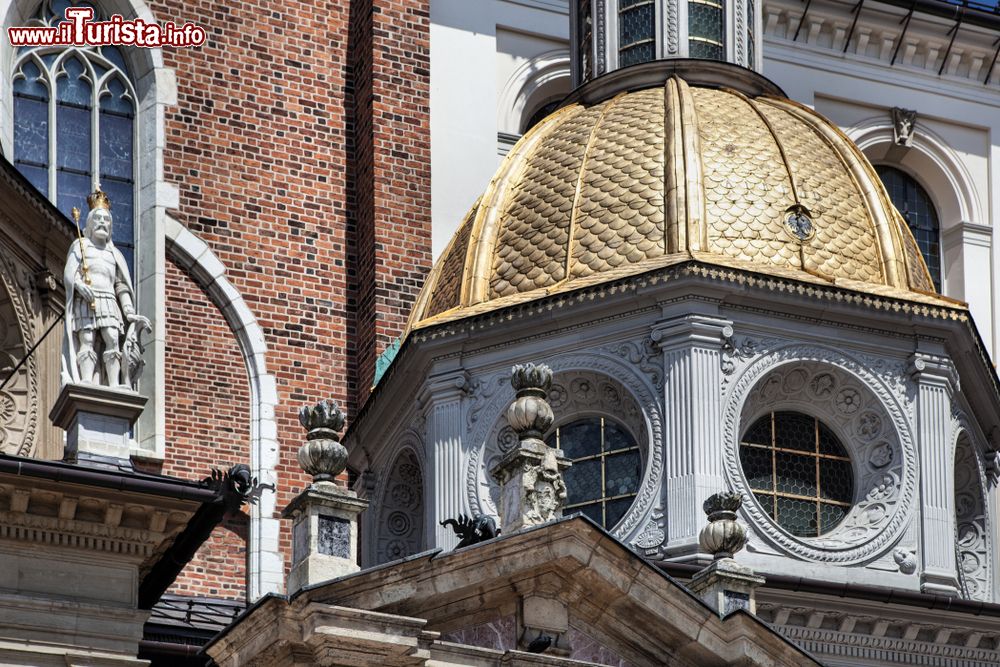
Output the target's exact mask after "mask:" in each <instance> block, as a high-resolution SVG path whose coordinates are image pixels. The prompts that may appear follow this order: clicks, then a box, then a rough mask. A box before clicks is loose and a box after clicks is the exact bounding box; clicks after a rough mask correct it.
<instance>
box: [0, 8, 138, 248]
mask: <svg viewBox="0 0 1000 667" xmlns="http://www.w3.org/2000/svg"><path fill="white" fill-rule="evenodd" d="M67 7H93V5H92V4H91V3H89V2H86V1H85V0H46V1H45V2H42V3H41V5H40V6H39V9H38V11H37V12H36V13H35V15H34V16H33V17H32V18H30V19H29V20H28V22H27V23H28V24H29V25H34V26H54V25H56V24H58V23H59V22H60V21H62V20H63V19H64V15H63V12H64V11H65V9H66V8H67ZM95 15H96V16H97V18H98V19H99V20H103V19H104V18H105V17H103V16H102V15H101V13H100V12H95ZM14 58H15V60H14V67H13V69H12V71H13V72H14V75H13V78H12V89H13V116H14V118H13V127H14V164H15V166H16V167H17V169H18V170H19V171H20V172H21V173H22V174H24V176H25V177H26V178H27V179H28V180H29V181H31V183H32V184H33V185H34V186H35V187H36V188H37V189H38V190H39V192H41V193H43V194H44V195H45V196H47V197H48V198H49V199H50V200H51V201H52V202H53V203H54V204H55V205H56V206H57V207H58V208H59V210H60V211H62V212H63V213H64V214H65V215H66V216H69V215H70V214H71V213H70V212H71V210H72V209H73V207H77V208H79V209H81V210H82V211H86V210H87V206H86V197H87V195H88V194H90V193H91V192H93V191H94V189H95V188H96V187H97V186H98V185H100V186H101V188H102V189H103V190H104V191H105V192H107V193H108V196H109V197H110V198H111V202H112V211H111V212H112V215H113V217H114V229H113V230H112V238H113V240H114V242H115V245H116V246H118V248H119V250H121V251H122V253H123V254H124V256H125V259H126V261H127V262H128V264H129V266H130V267H131V266H132V264H133V257H134V254H135V252H134V247H135V197H136V194H135V167H134V164H135V157H136V156H135V100H136V95H135V90H134V88H133V86H132V83H131V79H130V78H129V74H128V68H127V66H126V62H125V58H124V56H123V54H122V52H121V51H120V50H119V49H118V48H117V47H114V46H86V47H74V46H35V47H22V48H19V49H18V50H17V52H16V54H15V56H14ZM81 224H83V218H82V217H81Z"/></svg>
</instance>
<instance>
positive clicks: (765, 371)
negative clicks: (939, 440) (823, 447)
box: [724, 341, 917, 564]
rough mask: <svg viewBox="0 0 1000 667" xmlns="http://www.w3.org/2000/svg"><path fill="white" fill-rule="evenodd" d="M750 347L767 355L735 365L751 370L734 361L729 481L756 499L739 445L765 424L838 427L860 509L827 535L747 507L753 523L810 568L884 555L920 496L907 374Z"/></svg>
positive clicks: (805, 351) (727, 420)
mask: <svg viewBox="0 0 1000 667" xmlns="http://www.w3.org/2000/svg"><path fill="white" fill-rule="evenodd" d="M746 348H748V349H750V350H752V351H753V352H758V351H760V353H759V354H757V355H755V354H753V352H750V353H748V354H747V355H746V358H742V357H738V358H737V359H736V361H739V362H745V363H742V364H740V365H741V366H742V371H741V372H740V373H736V364H735V363H734V367H733V368H732V371H731V372H730V374H731V375H733V376H734V377H735V378H736V379H735V380H734V381H733V384H732V387H731V391H730V394H729V397H728V400H727V403H726V408H725V415H724V427H725V440H726V450H725V451H726V454H725V464H726V474H727V476H728V478H729V481H730V483H731V484H732V486H733V488H734V489H735V490H736V491H739V492H741V493H743V495H744V496H745V497H746V498H752V494H751V492H750V489H749V487H748V484H747V482H746V478H745V476H744V474H743V471H742V467H741V465H740V460H739V453H738V447H739V445H738V443H739V438H740V437H741V436H742V434H743V432H744V430H745V429H747V428H748V427H749V426H750V424H752V423H753V422H754V421H755V420H757V419H758V418H759V417H761V416H762V415H764V414H767V413H768V412H771V411H777V410H792V411H797V412H802V413H805V414H808V415H812V416H815V417H817V418H819V419H820V420H821V421H822V422H823V423H824V424H826V425H827V426H828V427H829V428H831V429H832V430H833V431H834V432H835V433H836V435H837V437H838V438H839V439H840V441H841V442H842V443H844V445H846V446H847V448H848V451H849V454H850V457H851V460H852V465H853V471H854V478H855V483H854V489H855V491H854V500H853V507H852V508H851V509H850V511H849V512H848V514H847V516H846V518H845V519H844V520H843V521H842V522H840V524H838V525H837V526H836V527H835V528H834V529H832V530H831V531H829V532H827V533H825V534H822V535H820V536H818V537H815V538H803V537H796V536H794V535H792V534H790V533H789V532H787V531H785V530H784V529H782V528H781V527H780V526H778V525H776V524H775V522H774V521H772V520H771V519H770V517H768V516H767V515H766V514H765V513H764V512H763V511H762V509H761V508H760V506H759V505H758V504H757V503H756V502H747V503H745V504H744V511H745V512H746V513H747V514H748V515H749V517H750V520H751V524H752V525H753V526H754V527H755V528H756V530H757V531H758V533H760V534H761V535H762V536H763V537H764V539H765V540H766V541H767V542H768V543H769V544H771V545H772V546H773V547H775V548H777V549H778V550H779V551H784V552H786V553H790V554H794V555H796V556H798V557H800V558H804V559H807V560H813V561H819V562H834V563H841V564H851V563H858V562H863V561H866V560H870V559H872V558H875V557H877V556H879V555H882V554H883V552H885V551H886V550H888V549H890V548H891V546H892V544H893V543H894V542H895V538H896V537H898V535H899V534H900V532H901V531H902V530H903V528H904V527H905V525H906V523H907V519H908V517H909V516H910V513H911V510H912V507H913V505H914V501H915V497H916V489H917V486H916V481H917V480H916V463H915V461H916V457H915V451H914V448H913V445H912V441H911V437H910V427H909V423H908V420H907V418H906V414H907V413H906V410H905V409H904V405H905V403H903V401H901V400H900V399H901V398H902V399H903V400H905V396H903V397H901V396H899V393H902V392H905V387H904V385H905V381H904V380H903V377H905V376H903V372H904V367H903V366H902V365H901V364H899V365H897V364H894V363H890V362H885V361H884V360H883V361H882V362H881V364H879V365H878V366H879V367H880V368H881V369H882V372H881V373H879V375H878V376H876V375H875V374H874V373H873V372H872V370H871V369H872V368H873V366H875V365H876V364H874V360H868V359H866V360H864V362H863V363H859V361H857V360H855V359H853V358H851V357H848V356H846V355H844V354H842V353H840V352H838V351H835V350H830V349H826V348H821V347H818V346H805V345H788V346H785V347H782V346H780V345H777V344H775V342H774V341H770V342H768V343H760V344H755V345H750V346H746ZM751 358H752V359H751ZM896 373H898V376H894V374H896ZM890 387H896V388H897V389H900V390H901V392H896V391H893V390H891V389H890ZM901 403H903V404H902V405H901Z"/></svg>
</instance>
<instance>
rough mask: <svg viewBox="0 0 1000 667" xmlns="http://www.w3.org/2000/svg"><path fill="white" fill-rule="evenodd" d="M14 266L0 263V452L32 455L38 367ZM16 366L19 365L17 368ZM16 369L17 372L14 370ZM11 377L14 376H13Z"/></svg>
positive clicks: (29, 319)
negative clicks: (30, 355)
mask: <svg viewBox="0 0 1000 667" xmlns="http://www.w3.org/2000/svg"><path fill="white" fill-rule="evenodd" d="M14 275H16V273H15V267H14V266H13V265H12V264H11V263H10V262H9V260H6V259H4V260H3V261H2V262H0V279H2V282H3V286H2V288H0V384H2V385H4V386H3V389H0V452H3V453H4V454H14V455H17V456H31V455H32V454H33V453H34V450H35V438H36V430H37V427H38V421H37V420H38V368H37V364H36V362H35V359H34V357H28V359H27V361H25V362H24V363H21V362H22V360H24V359H25V356H26V355H27V352H28V348H29V347H30V346H29V345H26V344H25V341H32V340H34V335H33V328H34V327H33V326H32V319H31V313H30V310H29V308H28V307H27V306H26V305H25V300H24V295H23V294H22V293H21V290H20V289H19V287H18V285H17V283H16V282H15V280H14V278H13V276H14ZM18 364H21V365H20V367H18ZM15 369H16V371H15ZM12 374H13V375H12Z"/></svg>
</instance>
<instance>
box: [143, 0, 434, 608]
mask: <svg viewBox="0 0 1000 667" xmlns="http://www.w3.org/2000/svg"><path fill="white" fill-rule="evenodd" d="M427 5H428V0H375V6H374V7H373V6H372V0H365V1H362V2H351V3H347V2H343V1H340V0H330V1H328V2H325V3H305V2H292V3H280V4H276V3H272V2H263V1H261V2H256V3H255V2H242V3H222V2H218V1H212V2H208V1H197V0H195V1H190V0H184V1H183V2H181V1H179V0H154V2H152V3H151V9H152V11H153V13H154V15H155V16H156V18H157V19H158V20H160V21H165V20H174V21H193V22H196V23H198V24H200V25H201V26H203V27H204V28H206V30H207V32H208V40H207V42H206V44H205V45H204V46H202V47H200V48H195V49H164V51H163V54H164V59H165V64H166V66H167V67H170V68H172V69H174V71H175V73H176V79H177V88H178V104H177V106H176V107H172V108H171V109H170V111H169V113H168V115H167V119H166V132H167V150H166V151H165V154H164V162H165V172H166V173H165V177H166V180H167V181H169V182H172V183H175V184H177V186H178V187H179V189H180V205H179V208H178V209H177V210H176V211H172V212H171V215H173V216H174V217H175V218H176V219H177V220H179V221H180V222H181V223H182V224H184V225H185V226H187V227H188V228H189V229H191V230H192V231H194V232H195V233H197V234H198V235H199V236H201V238H202V239H204V240H205V242H206V243H208V245H209V247H211V249H212V250H213V251H214V252H215V253H216V254H217V255H218V257H219V258H220V259H221V260H222V261H223V262H224V263H225V264H226V266H227V268H228V273H227V275H228V278H229V279H230V281H231V282H232V283H233V285H234V286H235V287H236V288H237V289H238V290H239V291H240V292H241V293H242V295H243V297H244V299H245V300H246V302H247V304H248V306H249V307H250V308H251V310H252V311H253V313H254V315H255V316H256V318H257V321H258V323H259V324H260V326H261V328H262V329H263V331H264V335H265V339H266V343H267V347H268V358H267V363H268V370H269V371H270V372H271V373H272V374H273V375H274V376H275V378H276V380H277V388H278V399H279V405H278V408H277V411H276V421H277V423H278V440H279V443H280V447H281V455H280V464H279V467H278V470H277V475H278V498H277V506H278V508H279V509H280V508H281V507H284V505H285V504H287V502H288V501H289V500H290V499H291V498H292V497H293V496H294V495H295V494H296V493H297V492H298V491H299V490H300V489H301V488H302V487H303V486H304V485H305V483H306V476H305V475H304V474H303V473H302V472H301V471H300V470H299V468H298V465H297V463H296V462H295V452H296V450H297V449H298V446H299V444H300V443H301V441H302V437H303V435H304V434H303V431H302V429H301V426H299V424H298V421H297V419H296V411H297V409H298V407H299V405H301V404H302V403H304V402H307V401H308V402H311V401H315V400H317V399H319V398H323V397H331V398H334V399H336V400H338V401H340V402H341V403H342V404H343V405H346V407H347V409H348V412H349V414H353V413H354V412H355V411H356V409H357V407H358V403H357V400H358V398H362V399H363V397H364V396H366V395H367V389H368V387H369V386H370V384H371V377H372V371H373V369H374V362H375V357H376V356H377V354H378V352H379V351H381V349H383V348H384V347H385V345H387V344H388V342H391V340H392V339H393V338H395V337H396V336H398V335H399V333H400V332H401V330H402V326H403V324H404V323H405V317H406V315H407V312H408V310H409V304H410V303H412V301H413V299H414V298H415V297H416V294H417V292H418V290H419V287H420V283H421V281H422V277H423V275H424V274H425V273H426V271H427V270H428V268H429V263H430V247H431V245H430V184H429V176H430V155H429V121H428V117H427V111H428V99H427V95H428V89H429V88H428V81H427V79H428V30H429V27H428V6H427ZM365 35H367V37H365ZM349 52H352V53H353V55H351V57H350V58H349V57H348V54H349ZM356 75H360V76H361V77H362V81H361V82H360V83H356V82H355V81H354V79H355V76H356ZM355 92H357V93H358V96H359V100H360V101H359V102H358V103H357V104H355V101H354V98H355ZM196 289H197V288H193V284H192V283H191V282H190V279H189V278H187V277H186V276H184V275H183V274H181V273H180V272H179V271H178V270H177V269H176V268H174V267H171V268H170V270H169V273H168V281H167V303H168V305H169V308H170V309H171V311H170V313H169V315H168V322H167V327H168V338H169V340H168V345H169V346H170V348H171V354H170V356H168V362H167V363H168V366H169V368H168V370H167V378H166V382H167V394H166V402H167V405H168V415H167V429H168V433H167V461H166V463H165V465H164V472H166V473H168V474H178V475H180V476H184V477H200V476H203V475H204V474H206V471H207V467H210V466H211V465H221V464H222V463H232V462H236V461H245V462H249V451H248V447H247V443H248V437H247V436H246V435H245V431H243V430H242V429H243V426H242V422H241V426H240V433H239V437H237V434H236V432H235V431H233V430H232V429H233V428H234V422H233V416H234V415H233V414H232V413H231V412H229V411H227V410H221V411H219V410H214V409H206V406H208V407H216V406H218V405H219V404H226V406H227V407H229V408H232V407H234V406H235V405H237V404H238V405H240V406H244V405H247V400H248V399H247V398H246V397H245V395H244V394H241V393H239V392H240V391H245V390H244V389H240V390H237V389H236V387H237V386H242V387H244V388H245V386H246V371H245V369H244V368H243V365H242V362H239V363H236V362H238V357H234V356H233V354H234V353H235V350H236V348H235V341H234V340H233V338H232V335H231V333H230V332H229V331H228V327H227V326H226V323H225V322H224V321H223V319H222V317H221V315H220V314H219V313H218V311H217V310H215V309H214V308H212V306H211V305H210V304H209V303H208V301H207V299H199V298H197V297H196V295H195V294H194V293H193V290H196ZM194 327H197V328H198V329H199V333H198V334H197V335H198V336H200V338H199V339H198V340H199V341H202V342H205V343H209V342H211V343H220V344H221V347H222V350H223V351H222V352H219V353H218V354H219V355H220V356H219V357H218V359H217V363H215V364H214V365H213V366H212V367H211V369H210V374H211V375H212V381H211V382H208V383H206V382H204V381H200V380H199V379H198V375H199V374H200V373H202V368H200V367H199V366H198V365H197V364H196V365H192V361H191V359H189V358H185V357H184V356H183V355H176V356H174V355H173V354H172V351H173V350H174V349H181V348H182V347H184V345H186V344H188V342H189V340H190V339H188V338H187V336H189V335H191V333H192V332H191V331H190V329H191V328H194ZM188 347H190V346H188ZM206 349H209V348H206ZM213 353H215V352H214V351H213ZM240 383H242V385H241V384H240ZM227 391H228V392H231V393H230V395H229V396H230V397H229V398H227V397H226V396H225V395H224V394H225V393H226V392H227ZM220 436H221V438H220ZM220 439H221V440H222V441H227V439H231V443H232V449H229V450H224V449H223V450H220V449H217V447H218V442H219V441H220ZM212 448H216V449H212ZM222 454H225V455H226V457H225V460H224V461H223V460H217V462H214V461H212V462H211V463H210V461H211V459H212V457H213V456H216V457H217V456H221V455H222ZM234 521H235V523H234V524H233V525H231V526H228V527H220V529H218V530H217V531H216V533H215V534H213V538H212V540H211V541H210V543H209V544H207V545H206V547H205V548H204V549H203V551H204V553H199V556H198V558H197V559H196V562H194V563H192V565H191V566H189V567H188V569H187V571H186V572H185V574H184V575H183V579H182V580H181V581H179V582H178V589H179V590H181V591H189V592H198V593H200V594H208V593H204V590H220V591H222V593H221V594H223V595H226V596H230V595H234V594H237V593H239V591H237V590H236V589H235V587H234V584H233V583H232V582H233V581H235V580H236V579H239V578H241V576H242V573H241V572H240V571H239V568H240V567H241V566H242V565H241V564H243V563H245V554H244V555H243V557H242V558H241V559H235V560H234V559H232V558H231V557H230V556H231V554H232V552H233V551H234V550H238V549H239V548H240V540H242V548H243V549H245V528H242V527H241V524H240V519H239V518H238V517H237V518H235V519H234ZM243 523H244V524H245V519H244V520H243ZM283 529H284V532H283V535H282V545H283V549H284V551H285V554H286V563H287V561H288V560H289V558H288V554H289V553H290V531H289V530H288V526H287V525H284V526H283ZM241 535H242V537H241ZM202 570H204V572H202ZM209 570H226V572H225V573H222V572H220V573H219V574H217V575H211V574H210V573H209ZM213 578H214V579H213ZM209 579H213V580H214V581H215V582H216V583H217V585H216V584H212V583H210V584H208V588H207V589H206V588H205V587H204V586H203V585H202V584H203V583H204V582H205V581H208V580H209Z"/></svg>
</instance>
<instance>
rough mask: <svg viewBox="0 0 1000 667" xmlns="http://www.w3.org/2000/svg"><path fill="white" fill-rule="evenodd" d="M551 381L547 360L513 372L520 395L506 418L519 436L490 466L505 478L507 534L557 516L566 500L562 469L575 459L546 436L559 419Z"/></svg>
mask: <svg viewBox="0 0 1000 667" xmlns="http://www.w3.org/2000/svg"><path fill="white" fill-rule="evenodd" d="M551 384H552V371H551V370H550V369H549V367H548V366H543V365H537V366H536V365H535V364H525V365H523V366H515V367H514V369H513V371H512V373H511V385H512V386H513V387H514V390H515V392H516V395H517V397H516V398H515V399H514V402H513V403H511V405H510V408H508V410H507V419H508V421H509V422H510V426H511V428H512V429H514V432H515V433H516V434H517V437H518V440H519V442H518V446H517V447H516V448H515V449H513V450H511V451H510V452H509V453H508V454H507V455H506V456H504V457H503V459H501V461H500V463H499V464H497V466H496V467H495V468H494V469H493V470H492V471H491V473H492V474H493V476H494V477H496V479H497V482H498V483H499V484H500V519H501V522H502V527H503V532H504V533H507V534H509V533H512V532H514V531H516V530H519V529H521V528H525V527H527V526H535V525H538V524H542V523H547V522H549V521H552V520H554V519H558V518H559V517H560V516H562V507H563V505H564V504H565V503H566V484H565V482H564V481H563V478H562V471H563V470H565V469H566V468H568V467H569V466H570V462H569V461H568V460H567V459H566V458H565V457H563V455H562V452H561V451H560V450H558V449H554V448H552V447H549V446H548V445H546V444H545V442H544V441H543V440H542V436H543V435H544V434H545V432H546V431H547V430H548V429H549V428H550V427H551V426H552V422H553V420H554V416H553V414H552V408H551V407H549V404H548V402H547V401H546V400H545V399H546V396H547V393H548V389H549V387H550V386H551Z"/></svg>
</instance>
